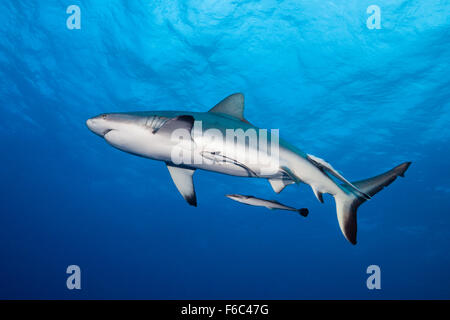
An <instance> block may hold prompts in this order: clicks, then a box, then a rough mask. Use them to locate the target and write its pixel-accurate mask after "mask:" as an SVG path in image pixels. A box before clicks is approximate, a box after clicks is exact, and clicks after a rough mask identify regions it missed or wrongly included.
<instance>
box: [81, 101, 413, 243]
mask: <svg viewBox="0 0 450 320" xmlns="http://www.w3.org/2000/svg"><path fill="white" fill-rule="evenodd" d="M86 124H87V127H88V128H89V129H90V130H91V131H92V132H94V133H95V134H97V135H98V136H100V137H102V138H104V139H105V140H106V141H107V142H108V143H109V144H110V145H111V146H113V147H115V148H117V149H120V150H122V151H125V152H128V153H130V154H134V155H137V156H141V157H145V158H149V159H154V160H159V161H164V162H165V163H166V165H167V168H168V170H169V172H170V175H171V177H172V179H173V182H174V183H175V185H176V187H177V188H178V190H179V192H180V193H181V195H182V196H183V197H184V199H185V200H186V201H187V202H188V203H189V204H190V205H193V206H196V205H197V198H196V194H195V190H194V183H193V174H194V172H195V170H196V169H203V170H208V171H213V172H219V173H223V174H228V175H232V176H240V177H256V178H263V179H268V181H269V182H270V184H271V186H272V188H273V190H274V191H275V192H276V193H279V192H281V191H282V190H283V189H284V188H285V187H286V186H287V185H290V184H294V183H296V184H301V183H304V184H308V185H309V186H310V187H311V188H312V191H313V192H314V194H315V196H316V197H317V199H318V200H319V201H320V202H322V203H323V196H322V195H323V194H331V195H332V196H333V197H334V200H335V202H336V212H337V218H338V222H339V226H340V229H341V231H342V233H343V234H344V236H345V238H346V239H347V240H348V241H349V242H350V243H352V244H356V230H357V223H356V212H357V209H358V207H359V206H360V205H361V204H362V203H364V202H365V201H366V200H369V199H371V197H372V196H374V195H375V194H376V193H378V192H379V191H380V190H381V189H383V188H384V187H386V186H388V185H389V184H391V183H392V182H393V181H394V180H395V179H396V178H397V177H398V176H401V177H403V176H404V173H405V171H406V170H407V169H408V167H409V166H410V164H411V162H404V163H402V164H400V165H398V166H396V167H394V168H393V169H391V170H389V171H387V172H385V173H382V174H380V175H378V176H375V177H372V178H369V179H365V180H360V181H356V182H350V181H348V180H347V179H345V178H344V177H343V176H342V175H341V174H340V173H339V172H338V171H337V170H335V169H334V168H333V167H332V166H331V165H330V164H329V163H327V162H326V161H324V160H323V159H320V158H318V157H316V156H313V155H310V154H307V153H305V152H303V151H301V150H300V149H298V148H296V147H295V146H293V145H291V144H290V143H288V142H286V141H285V140H283V139H281V138H279V137H278V134H277V131H278V130H274V129H272V130H271V131H270V134H269V133H268V130H266V129H260V128H258V127H255V126H254V125H252V124H251V123H250V122H248V121H247V120H246V119H245V118H244V96H243V94H241V93H235V94H232V95H230V96H228V97H227V98H225V99H224V100H222V101H221V102H219V103H218V104H217V105H215V106H214V107H213V108H212V109H211V110H209V111H208V112H189V111H148V112H124V113H105V114H101V115H98V116H96V117H93V118H91V119H88V120H87V122H86Z"/></svg>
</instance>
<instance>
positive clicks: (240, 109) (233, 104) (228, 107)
mask: <svg viewBox="0 0 450 320" xmlns="http://www.w3.org/2000/svg"><path fill="white" fill-rule="evenodd" d="M209 112H213V113H223V114H226V115H229V116H231V117H234V118H238V119H239V120H242V121H246V120H245V119H244V95H243V94H242V93H234V94H232V95H229V96H228V97H226V98H225V99H223V100H222V101H220V102H219V103H218V104H216V105H215V106H214V107H213V108H212V109H211V110H209Z"/></svg>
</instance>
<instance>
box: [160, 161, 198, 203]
mask: <svg viewBox="0 0 450 320" xmlns="http://www.w3.org/2000/svg"><path fill="white" fill-rule="evenodd" d="M167 169H169V173H170V176H171V177H172V180H173V182H174V183H175V186H176V187H177V189H178V191H179V192H180V193H181V195H182V196H183V198H184V199H185V200H186V201H187V202H188V203H189V204H190V205H191V206H194V207H196V206H197V197H196V195H195V189H194V181H193V179H192V176H193V174H194V172H195V169H188V168H182V167H176V166H173V165H170V164H167Z"/></svg>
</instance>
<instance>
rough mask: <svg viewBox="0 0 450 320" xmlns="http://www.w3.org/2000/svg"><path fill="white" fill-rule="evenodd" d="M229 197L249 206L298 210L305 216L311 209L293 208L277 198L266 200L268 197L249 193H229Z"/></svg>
mask: <svg viewBox="0 0 450 320" xmlns="http://www.w3.org/2000/svg"><path fill="white" fill-rule="evenodd" d="M225 196H226V197H227V198H230V199H231V200H234V201H237V202H240V203H244V204H246V205H249V206H255V207H265V208H267V209H269V210H275V209H278V210H287V211H294V212H297V213H298V214H300V215H302V216H303V217H307V216H308V213H309V210H308V209H307V208H301V209H297V208H293V207H290V206H286V205H284V204H282V203H280V202H278V201H276V200H266V199H261V198H257V197H254V196H248V195H243V194H227V195H225Z"/></svg>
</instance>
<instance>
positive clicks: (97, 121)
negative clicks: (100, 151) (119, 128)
mask: <svg viewBox="0 0 450 320" xmlns="http://www.w3.org/2000/svg"><path fill="white" fill-rule="evenodd" d="M86 126H87V127H88V128H89V130H91V131H92V132H93V133H95V134H97V135H99V136H101V137H104V135H105V134H106V133H108V132H109V131H111V128H110V127H109V126H108V123H107V121H106V117H105V115H100V116H97V117H93V118H90V119H87V120H86Z"/></svg>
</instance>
